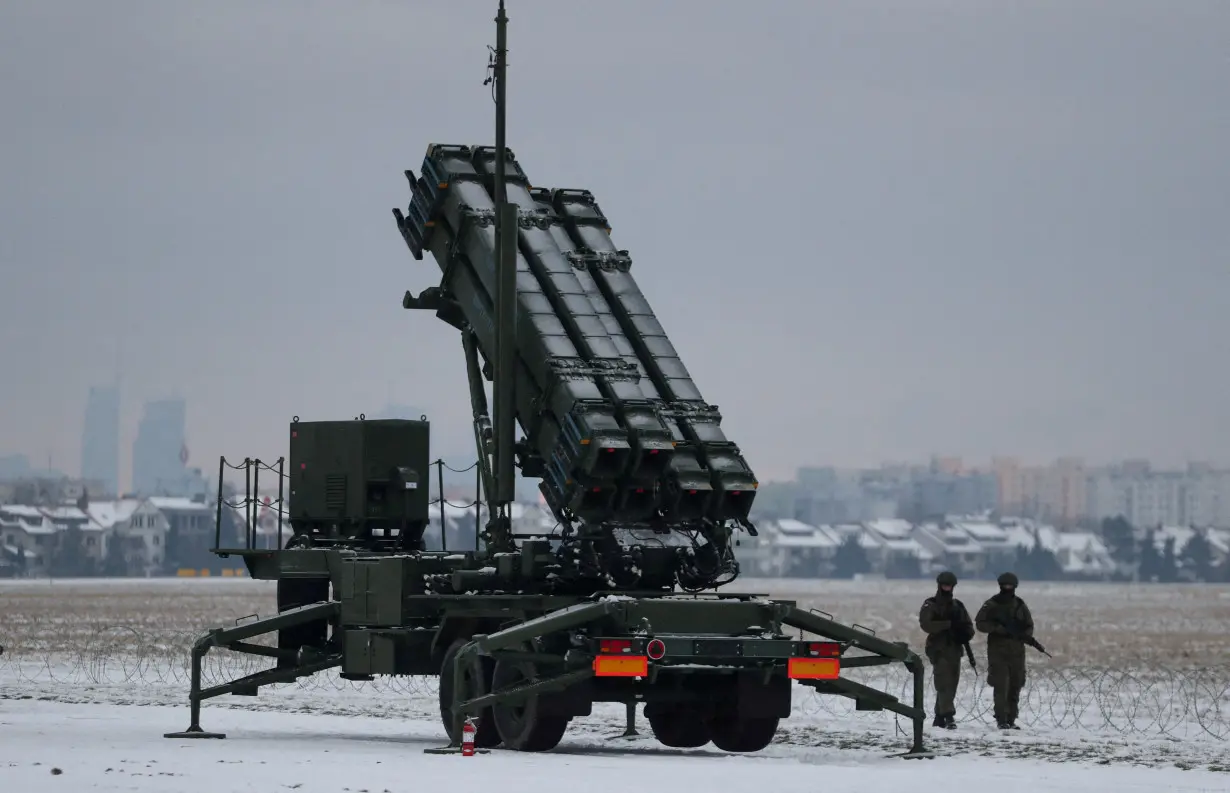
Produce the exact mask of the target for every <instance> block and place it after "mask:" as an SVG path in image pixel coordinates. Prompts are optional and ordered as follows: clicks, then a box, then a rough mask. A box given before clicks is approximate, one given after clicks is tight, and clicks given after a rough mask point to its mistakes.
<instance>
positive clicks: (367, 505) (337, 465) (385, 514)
mask: <svg viewBox="0 0 1230 793" xmlns="http://www.w3.org/2000/svg"><path fill="white" fill-rule="evenodd" d="M430 465H431V427H430V424H429V423H428V422H427V421H426V420H425V419H423V420H419V421H413V420H408V419H366V418H356V419H353V420H350V421H299V420H297V419H296V420H295V421H292V422H291V425H290V472H289V475H288V478H289V482H290V498H289V499H288V501H289V509H288V512H289V516H290V524H291V527H292V529H293V531H294V540H293V542H294V543H295V546H296V547H305V546H306V547H311V546H315V545H330V544H337V543H338V542H343V541H344V542H345V543H346V544H347V545H355V544H356V542H358V543H359V544H361V545H367V546H368V547H379V546H391V547H393V548H400V549H404V550H421V549H422V541H423V532H424V531H425V530H426V529H427V521H428V481H427V475H428V469H429V467H430Z"/></svg>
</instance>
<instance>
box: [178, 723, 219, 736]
mask: <svg viewBox="0 0 1230 793" xmlns="http://www.w3.org/2000/svg"><path fill="white" fill-rule="evenodd" d="M162 737H163V738H225V737H226V733H224V732H205V731H204V730H202V729H201V726H200V725H199V724H193V725H192V726H191V727H189V728H188V729H186V730H184V731H183V732H164V733H163V734H162Z"/></svg>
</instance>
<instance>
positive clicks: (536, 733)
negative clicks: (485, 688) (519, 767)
mask: <svg viewBox="0 0 1230 793" xmlns="http://www.w3.org/2000/svg"><path fill="white" fill-rule="evenodd" d="M525 649H528V648H525ZM537 673H538V669H537V667H536V666H535V665H534V664H533V663H531V662H529V661H507V660H500V661H496V662H495V671H494V673H493V674H492V676H491V691H492V692H498V691H502V690H507V689H510V688H514V687H516V686H520V685H523V684H526V683H529V682H530V681H531V680H534V679H535V678H536V677H537V676H538V674H537ZM491 711H492V714H493V719H494V721H495V728H496V730H497V731H499V734H500V738H501V739H502V740H503V742H504V748H506V749H512V750H514V751H518V752H547V751H550V750H551V749H554V748H555V747H556V746H558V745H559V742H560V741H561V740H562V739H563V737H564V733H565V732H566V731H567V730H568V722H569V721H570V719H569V718H568V717H567V716H557V715H553V714H552V715H548V714H545V713H543V712H542V711H541V709H540V708H539V699H538V696H537V695H535V696H532V697H530V698H529V699H527V700H524V701H522V702H520V703H517V704H515V705H512V704H508V705H506V704H504V703H500V702H497V703H495V704H494V705H492V706H491Z"/></svg>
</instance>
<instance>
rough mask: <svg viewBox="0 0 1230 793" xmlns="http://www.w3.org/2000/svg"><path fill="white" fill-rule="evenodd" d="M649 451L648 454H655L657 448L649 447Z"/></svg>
mask: <svg viewBox="0 0 1230 793" xmlns="http://www.w3.org/2000/svg"><path fill="white" fill-rule="evenodd" d="M649 453H650V454H657V453H658V450H657V449H650V450H649Z"/></svg>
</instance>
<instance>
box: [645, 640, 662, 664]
mask: <svg viewBox="0 0 1230 793" xmlns="http://www.w3.org/2000/svg"><path fill="white" fill-rule="evenodd" d="M645 655H648V656H649V657H650V658H652V659H653V660H655V661H657V660H659V659H661V658H662V656H664V655H666V643H665V642H663V641H662V640H661V639H650V640H649V644H647V645H645Z"/></svg>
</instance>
